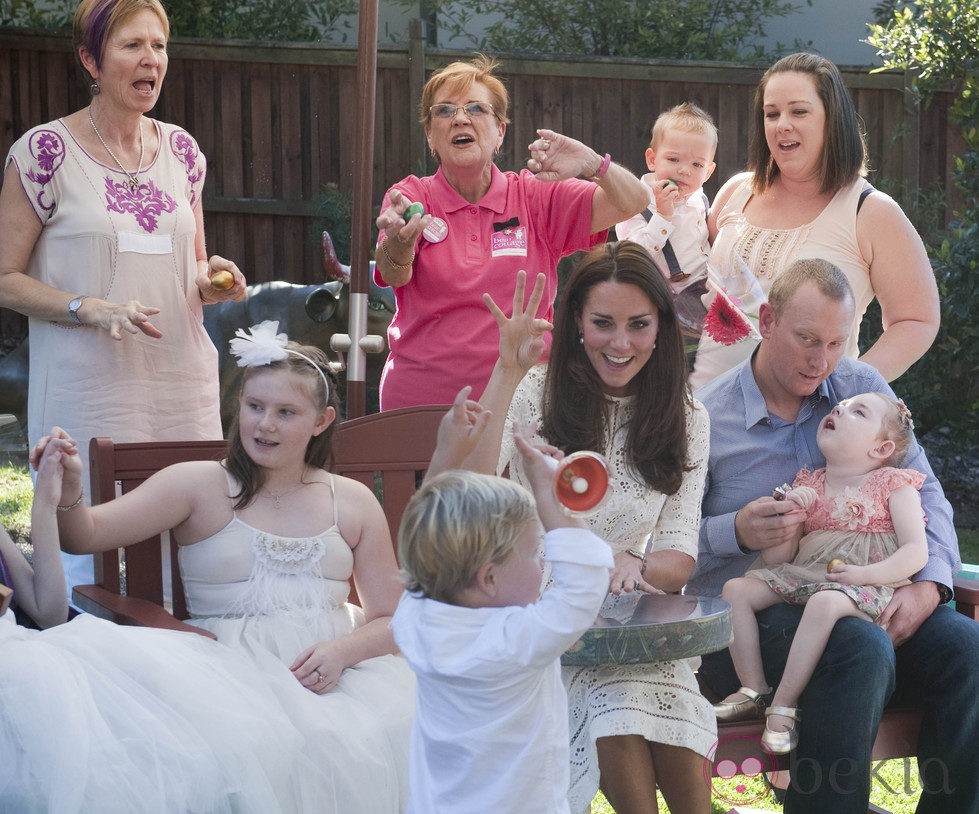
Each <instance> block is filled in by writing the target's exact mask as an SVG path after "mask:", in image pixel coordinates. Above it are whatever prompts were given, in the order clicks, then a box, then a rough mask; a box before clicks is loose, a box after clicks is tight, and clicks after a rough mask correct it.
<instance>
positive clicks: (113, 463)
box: [73, 405, 448, 635]
mask: <svg viewBox="0 0 979 814" xmlns="http://www.w3.org/2000/svg"><path fill="white" fill-rule="evenodd" d="M447 409H448V406H440V405H426V406H422V407H407V408H403V409H400V410H392V411H390V412H386V413H377V414H374V415H368V416H363V417H361V418H355V419H351V420H350V421H344V422H341V423H340V424H339V425H338V426H337V431H336V435H335V436H334V443H333V448H334V456H335V462H334V467H333V469H334V471H335V472H336V473H337V474H340V475H345V476H347V477H349V478H353V479H354V480H358V481H360V482H361V483H364V484H365V485H367V486H368V487H370V488H371V489H372V490H373V491H374V493H375V494H376V495H377V496H378V500H379V501H380V502H381V506H382V508H383V509H384V514H385V516H386V517H387V521H388V527H389V528H390V529H391V538H392V540H395V539H396V538H397V532H398V526H399V524H400V523H401V514H402V512H403V511H404V508H405V505H406V504H407V503H408V500H409V499H410V498H411V495H412V494H413V493H414V491H415V489H416V488H417V486H418V484H419V483H420V482H421V479H422V478H423V477H424V474H425V470H426V469H427V468H428V463H429V461H430V460H431V457H432V453H433V452H434V450H435V442H436V437H437V434H438V426H439V422H440V421H441V419H442V416H443V415H444V414H445V411H446V410H447ZM225 450H226V444H225V442H224V441H175V442H156V443H152V442H150V443H128V444H124V443H115V442H114V441H113V440H112V439H111V438H93V439H92V441H91V443H90V445H89V454H90V456H91V467H90V468H91V491H92V504H93V505H96V504H99V503H104V502H106V501H107V500H112V499H113V498H114V497H115V496H116V494H117V488H118V489H120V490H121V493H122V494H125V493H126V492H129V491H132V490H133V489H135V488H136V487H137V486H139V484H141V483H142V482H143V481H144V480H146V479H147V478H148V477H150V476H151V475H152V474H153V473H154V472H157V471H159V470H160V469H163V468H164V467H166V466H170V465H171V464H175V463H181V462H183V461H191V460H220V459H221V458H223V457H224V455H225ZM120 563H123V564H124V573H125V586H123V583H122V580H121V579H120ZM95 580H96V585H85V586H76V587H75V590H74V594H73V599H74V601H75V604H76V605H78V606H79V607H80V608H82V609H83V610H85V611H88V612H90V613H94V614H96V615H98V616H102V617H103V618H108V619H111V620H113V621H116V622H119V623H121V624H150V625H152V626H156V627H167V628H171V629H178V630H193V631H195V632H199V633H202V632H203V631H201V630H200V629H199V628H195V627H193V626H190V625H186V624H183V623H182V621H181V620H184V619H187V616H188V614H187V603H186V599H185V597H184V589H183V583H182V581H181V579H180V569H179V567H178V565H177V547H176V546H175V545H171V544H170V541H169V538H168V536H167V535H156V536H154V537H152V538H150V539H147V540H143V541H141V542H139V543H135V544H133V545H130V546H127V547H126V548H125V549H118V550H113V551H107V552H104V553H102V554H99V555H97V556H96V557H95ZM165 596H169V597H171V600H170V607H168V608H167V609H165V608H164V603H165V599H164V597H165ZM350 601H352V602H356V601H357V597H356V593H355V592H354V591H353V588H352V587H351V600H350ZM168 611H169V612H168ZM205 635H206V634H205Z"/></svg>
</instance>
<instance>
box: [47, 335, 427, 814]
mask: <svg viewBox="0 0 979 814" xmlns="http://www.w3.org/2000/svg"><path fill="white" fill-rule="evenodd" d="M277 328H278V324H277V323H275V322H265V323H262V324H261V325H258V326H255V327H254V328H252V329H251V331H250V332H249V331H244V330H239V331H238V338H236V339H234V340H232V343H231V344H232V352H233V353H235V354H236V355H237V356H238V357H239V364H240V365H241V366H242V367H245V368H246V370H245V374H244V377H243V382H242V394H241V398H240V403H239V411H238V415H237V417H236V419H235V421H234V423H233V425H232V428H231V431H230V434H229V449H228V456H227V459H226V460H225V461H223V462H221V463H217V462H212V461H194V462H189V463H184V464H178V465H175V466H171V467H168V468H167V469H164V470H162V471H161V472H159V473H157V474H156V475H154V476H153V477H152V478H150V479H148V480H147V481H146V482H145V483H144V484H143V485H141V486H140V487H139V488H138V489H135V490H133V491H132V492H130V493H128V494H126V495H123V496H122V497H120V498H118V499H116V500H114V501H111V502H109V503H107V504H103V505H100V506H96V507H86V506H85V505H84V504H81V505H79V506H78V507H77V508H74V509H72V510H71V511H68V512H62V513H60V514H59V521H60V522H59V525H60V531H61V534H62V540H63V545H64V546H65V547H66V548H68V549H69V550H72V551H75V552H96V551H103V550H107V549H110V548H115V547H117V546H120V545H126V544H128V543H131V542H134V541H137V540H141V539H144V538H145V537H147V536H148V535H150V534H157V533H159V532H160V531H161V530H164V529H171V530H172V531H171V537H172V539H173V540H174V541H175V542H176V543H177V545H178V546H179V549H178V558H179V562H180V568H181V575H182V577H183V582H184V588H185V592H186V596H187V606H188V610H189V611H190V616H191V620H192V621H193V623H194V624H195V625H197V626H200V627H203V628H206V629H208V630H211V631H212V632H214V633H215V634H216V635H217V637H218V641H219V642H221V643H222V644H224V645H226V646H227V647H230V648H232V649H233V650H235V651H237V652H238V653H240V654H244V655H245V656H247V657H248V659H247V660H248V663H249V673H250V674H249V676H248V680H249V681H252V682H254V683H257V684H261V685H263V686H266V687H268V688H269V689H270V690H271V691H272V693H273V694H274V695H275V697H276V699H277V701H278V703H279V704H280V705H281V706H282V707H283V708H285V710H286V712H287V713H288V714H289V716H290V718H291V720H292V721H293V723H294V724H295V725H296V727H297V728H298V729H299V730H300V731H301V732H302V734H303V735H304V736H305V738H306V746H305V750H304V751H305V753H306V755H307V756H308V757H309V758H310V759H311V760H312V761H313V762H314V763H315V764H317V765H318V766H320V767H322V769H323V771H324V772H326V773H327V774H329V782H328V783H327V784H325V785H320V786H319V787H316V788H313V789H312V790H311V793H313V794H315V796H316V804H315V806H314V807H312V808H309V809H308V810H310V811H314V810H315V811H317V812H337V814H346V812H353V811H356V812H376V814H391V813H393V812H398V811H401V810H403V808H404V805H405V803H406V800H407V796H406V783H407V758H408V735H409V731H410V727H411V718H412V714H413V709H414V707H413V703H414V702H413V698H414V677H413V675H412V673H411V671H410V670H409V669H408V667H407V665H406V664H405V663H404V660H403V659H402V658H401V657H400V656H396V655H394V653H395V652H396V648H395V645H394V640H393V637H392V633H391V630H390V626H389V622H390V617H391V614H392V613H393V611H394V608H395V606H396V605H397V601H398V598H399V596H400V592H401V589H400V582H399V579H398V573H397V566H396V563H395V558H394V549H393V547H392V544H391V539H390V534H389V532H388V526H387V521H386V519H385V517H384V514H383V512H382V510H381V508H380V505H379V504H378V502H377V500H376V498H375V497H374V495H373V493H372V492H371V491H370V490H369V489H368V488H367V487H365V486H363V485H362V484H360V483H358V482H356V481H354V480H351V479H349V478H344V477H340V476H336V475H332V474H330V473H329V472H328V471H327V470H326V466H327V465H328V464H329V462H330V459H331V438H332V433H333V422H334V420H335V418H336V415H337V412H336V409H337V408H336V405H337V403H338V400H337V396H336V386H335V380H334V379H333V376H332V374H331V373H330V372H329V367H328V360H327V358H326V356H325V354H323V352H322V351H320V350H319V349H317V348H313V347H308V346H299V345H296V344H295V343H289V342H287V339H286V337H285V335H284V334H277V333H276V331H277ZM80 490H81V484H80V483H79V481H78V476H77V468H76V467H74V466H73V465H70V464H66V474H65V478H64V487H63V497H62V500H61V502H62V504H64V505H70V504H71V503H72V502H73V501H74V500H75V498H76V497H77V496H78V494H79V493H80ZM351 575H352V576H353V579H354V581H355V584H356V588H357V593H358V596H359V598H360V601H361V606H360V607H357V606H353V605H350V604H348V603H347V601H346V600H347V596H348V593H349V579H350V577H351Z"/></svg>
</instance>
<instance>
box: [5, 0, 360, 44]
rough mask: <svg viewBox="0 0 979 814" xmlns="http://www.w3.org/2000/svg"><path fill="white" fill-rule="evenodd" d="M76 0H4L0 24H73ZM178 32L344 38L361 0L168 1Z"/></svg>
mask: <svg viewBox="0 0 979 814" xmlns="http://www.w3.org/2000/svg"><path fill="white" fill-rule="evenodd" d="M77 5H78V3H77V0H0V26H14V27H19V28H40V29H52V30H58V29H64V28H70V27H71V18H72V15H73V14H74V13H75V7H76V6H77ZM163 7H164V8H165V9H166V11H167V16H168V17H169V18H170V30H171V32H172V34H173V35H174V36H179V37H197V38H200V39H209V40H222V39H236V40H255V41H272V42H281V41H286V42H289V41H291V42H315V41H318V40H324V39H329V40H330V41H331V42H345V41H346V40H347V38H348V34H349V30H350V27H351V23H350V15H353V14H356V13H357V8H358V4H357V2H356V0H311V1H310V2H308V3H297V2H295V0H200V2H198V0H163Z"/></svg>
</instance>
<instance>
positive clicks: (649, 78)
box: [0, 25, 961, 336]
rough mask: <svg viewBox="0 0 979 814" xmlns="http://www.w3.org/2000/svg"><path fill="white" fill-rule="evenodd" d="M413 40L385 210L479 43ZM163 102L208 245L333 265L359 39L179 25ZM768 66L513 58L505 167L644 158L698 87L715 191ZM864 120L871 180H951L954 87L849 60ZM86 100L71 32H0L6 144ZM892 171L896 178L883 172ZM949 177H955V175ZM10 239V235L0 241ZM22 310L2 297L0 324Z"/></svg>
mask: <svg viewBox="0 0 979 814" xmlns="http://www.w3.org/2000/svg"><path fill="white" fill-rule="evenodd" d="M412 33H413V36H412V38H411V42H410V44H409V46H408V48H407V49H405V50H401V51H394V50H382V51H381V52H380V53H379V54H378V69H377V98H376V124H375V145H376V147H375V155H374V166H373V172H374V184H373V191H374V208H375V210H376V208H377V206H378V204H379V203H380V200H381V196H382V195H383V193H384V190H385V189H386V188H387V187H388V186H390V184H392V183H393V182H395V181H397V180H399V179H400V178H402V177H404V176H405V175H407V174H408V173H409V172H416V173H419V172H420V173H426V172H429V171H431V170H433V169H434V166H433V165H432V164H431V158H430V157H429V156H427V154H426V145H425V140H424V138H423V133H422V131H421V127H420V125H419V124H418V123H417V113H416V109H417V100H418V96H419V93H420V90H421V85H422V84H423V82H424V78H425V76H426V74H427V73H428V72H430V71H431V70H433V69H436V68H438V67H440V66H442V65H444V64H446V63H447V62H449V61H451V60H453V59H457V58H465V57H467V56H469V54H463V53H459V52H447V51H432V50H428V51H426V50H425V47H424V45H423V41H422V39H421V37H420V26H414V25H413V26H412ZM169 50H170V66H169V71H168V74H167V78H166V81H165V83H164V87H163V92H162V94H161V96H160V102H159V105H158V106H157V108H156V110H155V112H154V115H155V116H156V117H158V118H160V119H163V120H166V121H171V122H175V123H178V124H180V125H182V126H183V127H185V128H186V129H187V130H188V131H189V132H190V133H192V134H193V135H194V136H195V137H196V138H197V140H198V142H199V143H200V145H201V148H202V150H203V152H204V153H205V155H206V156H207V159H208V173H207V182H206V186H205V195H204V209H205V218H206V225H207V236H208V249H209V251H211V252H217V253H219V254H223V255H225V256H227V257H231V258H233V259H234V260H235V261H236V262H237V263H238V264H239V266H240V267H241V268H242V270H243V271H244V272H245V274H246V276H247V277H248V278H249V281H251V282H262V281H266V280H272V279H283V280H289V281H292V282H318V281H320V280H321V279H322V271H321V254H320V248H319V239H318V236H317V235H318V231H319V228H320V227H319V225H318V221H317V217H316V213H317V206H316V202H317V199H318V198H319V197H320V196H321V194H322V193H323V190H324V188H325V187H326V185H328V184H335V185H336V186H337V187H338V188H339V190H341V191H343V192H349V191H350V190H351V189H352V185H353V179H352V166H353V154H354V151H355V149H356V145H357V134H356V133H355V132H353V123H354V114H355V106H356V104H357V98H356V51H355V50H353V49H350V48H335V47H325V46H323V47H321V46H316V45H295V44H282V43H279V44H271V45H262V44H255V43H227V42H204V41H197V40H194V41H191V40H180V39H176V40H174V41H172V43H171V45H170V49H169ZM760 75H761V69H759V68H757V67H745V66H742V65H735V64H717V63H680V62H665V61H658V60H657V61H652V60H619V59H608V58H590V59H578V60H574V61H568V60H559V59H550V58H539V59H533V60H531V59H526V58H507V59H504V64H503V77H504V79H505V81H506V83H507V85H508V87H509V90H510V94H511V114H510V118H511V120H512V121H511V124H510V126H509V129H508V133H507V136H506V139H505V142H504V150H503V155H502V158H501V161H500V163H501V166H503V167H504V168H515V167H519V166H522V165H523V162H524V161H525V160H526V158H527V145H528V144H529V143H530V141H531V140H532V139H533V137H534V130H535V129H536V128H538V127H548V128H551V129H554V130H557V131H559V132H562V133H565V134H567V135H570V136H573V137H575V138H578V139H580V140H582V141H584V142H586V143H588V144H590V145H592V146H593V147H594V148H595V149H596V150H597V151H598V152H605V151H608V152H610V153H611V154H612V155H613V157H614V158H615V160H616V161H618V162H620V163H622V164H624V165H625V166H627V167H629V168H630V169H632V170H633V171H635V172H637V173H641V172H643V171H645V166H644V159H643V153H644V151H645V148H646V147H647V146H648V140H649V128H650V125H651V123H652V120H653V119H654V118H655V116H656V115H657V114H658V113H659V112H660V111H662V110H663V109H665V108H667V107H669V106H672V105H674V104H676V103H678V102H680V101H683V100H690V101H693V102H696V103H697V104H699V105H701V106H702V107H704V108H705V109H706V110H708V111H709V112H710V113H711V114H712V115H713V116H714V117H715V119H716V121H717V125H718V129H719V131H720V144H719V147H718V152H717V170H716V172H715V174H714V177H713V178H712V179H711V182H710V183H709V185H708V188H707V192H708V194H713V192H715V191H716V189H717V186H718V185H719V184H720V183H721V182H722V181H723V180H725V179H726V178H727V177H729V176H730V175H731V174H733V173H734V172H736V171H737V170H738V169H740V168H741V167H742V166H743V165H744V161H745V157H746V152H747V143H748V135H749V128H750V122H749V118H750V109H751V100H752V96H753V92H754V88H755V85H756V83H757V81H758V79H759V77H760ZM844 75H845V79H846V82H847V84H848V86H849V87H850V88H851V90H852V92H853V95H854V98H855V101H856V105H857V108H858V110H859V112H860V114H861V116H862V118H863V120H864V122H865V125H866V129H867V135H868V145H869V148H870V155H871V164H872V167H873V168H874V174H873V175H872V177H871V180H873V181H875V183H878V184H881V183H884V185H885V186H886V187H887V188H889V189H897V188H899V187H900V186H901V185H903V187H904V188H905V189H906V190H915V189H917V188H918V187H919V186H923V185H929V184H931V182H933V181H934V180H935V179H939V180H944V181H945V182H946V185H948V184H947V182H948V180H949V178H950V172H951V167H952V163H953V160H954V159H953V156H954V154H955V152H956V151H960V149H961V147H960V144H959V142H958V141H957V139H956V133H955V131H954V128H953V127H950V125H949V122H948V113H947V108H948V104H949V102H950V98H945V97H940V98H938V99H937V100H936V101H935V102H934V103H933V104H932V105H931V106H930V107H929V108H927V109H925V110H919V109H917V108H916V107H915V106H914V105H913V104H912V103H911V99H910V96H909V95H908V94H907V92H906V91H905V88H904V77H903V75H900V74H875V75H870V74H868V73H867V72H866V71H865V70H855V69H854V70H845V71H844ZM87 102H88V92H87V82H85V83H83V82H82V81H81V74H80V69H78V68H77V67H76V65H75V63H74V57H73V54H72V52H71V45H70V41H69V39H68V38H67V37H61V36H50V35H32V34H25V33H23V32H13V31H11V30H0V155H6V152H7V150H8V149H9V147H10V145H11V144H12V143H13V141H14V140H15V139H16V138H18V137H19V136H20V135H21V134H22V133H23V132H24V131H26V130H27V129H29V128H30V127H32V126H34V125H36V124H40V123H42V122H46V121H49V120H51V119H54V118H56V117H58V116H62V115H65V114H67V113H70V112H72V111H74V110H77V109H79V108H81V107H83V106H84V105H85V104H87ZM882 179H884V180H883V181H882ZM949 188H950V186H949ZM0 251H2V247H0ZM23 330H24V321H23V320H21V319H20V318H19V317H17V316H15V315H13V314H11V313H10V312H9V311H3V310H2V309H0V331H2V334H3V335H4V336H10V334H11V333H12V332H22V331H23Z"/></svg>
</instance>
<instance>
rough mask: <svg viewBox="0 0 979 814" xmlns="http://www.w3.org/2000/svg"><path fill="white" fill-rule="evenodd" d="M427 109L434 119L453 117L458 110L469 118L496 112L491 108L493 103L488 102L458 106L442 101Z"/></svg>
mask: <svg viewBox="0 0 979 814" xmlns="http://www.w3.org/2000/svg"><path fill="white" fill-rule="evenodd" d="M428 110H429V112H430V113H431V114H432V115H433V116H434V117H435V118H436V119H451V118H454V117H455V114H456V113H458V112H459V111H460V110H461V111H462V112H463V113H465V114H466V116H468V117H469V118H470V119H476V118H479V117H480V116H486V115H490V116H495V115H496V112H495V111H494V110H493V105H491V104H490V103H489V102H469V103H468V104H464V105H460V106H459V107H456V106H455V105H450V104H448V103H446V102H443V103H442V104H440V105H432V106H431V107H430V108H429V109H428Z"/></svg>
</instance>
